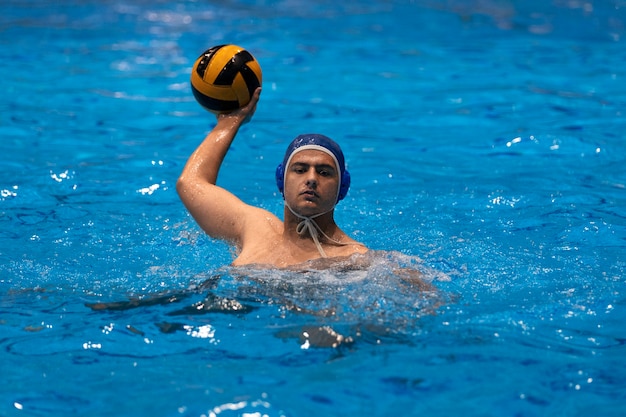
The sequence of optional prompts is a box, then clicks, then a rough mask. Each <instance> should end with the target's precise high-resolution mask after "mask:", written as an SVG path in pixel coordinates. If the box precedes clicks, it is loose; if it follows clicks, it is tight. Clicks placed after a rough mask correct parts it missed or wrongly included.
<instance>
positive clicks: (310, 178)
mask: <svg viewBox="0 0 626 417" xmlns="http://www.w3.org/2000/svg"><path fill="white" fill-rule="evenodd" d="M306 185H307V187H311V188H313V189H315V188H317V175H316V172H315V170H314V169H310V170H309V172H308V173H307V178H306Z"/></svg>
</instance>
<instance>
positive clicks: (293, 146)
mask: <svg viewBox="0 0 626 417" xmlns="http://www.w3.org/2000/svg"><path fill="white" fill-rule="evenodd" d="M300 148H303V149H300ZM305 149H317V150H320V151H322V152H326V153H327V154H329V155H331V156H332V157H333V158H334V159H335V161H336V162H337V168H338V169H339V172H340V174H341V176H340V185H339V192H338V193H337V202H339V201H340V200H343V198H344V197H345V196H346V194H348V189H349V188H350V173H349V172H348V171H347V170H346V162H345V159H344V156H343V152H342V151H341V148H340V147H339V145H338V144H337V143H336V142H335V141H333V140H332V139H331V138H329V137H327V136H324V135H320V134H316V133H312V134H305V135H300V136H298V137H297V138H295V139H294V140H293V141H292V142H291V143H290V144H289V146H288V147H287V151H286V152H285V157H284V158H283V162H282V163H280V164H278V166H277V167H276V185H277V186H278V190H279V191H280V193H281V194H282V195H283V198H284V197H285V169H286V168H287V166H288V165H289V160H290V159H291V157H292V156H293V154H295V153H297V152H299V151H302V150H305Z"/></svg>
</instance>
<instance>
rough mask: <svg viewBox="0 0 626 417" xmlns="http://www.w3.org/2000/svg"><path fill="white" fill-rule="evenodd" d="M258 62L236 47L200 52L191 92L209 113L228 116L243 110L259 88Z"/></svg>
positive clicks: (192, 72)
mask: <svg viewBox="0 0 626 417" xmlns="http://www.w3.org/2000/svg"><path fill="white" fill-rule="evenodd" d="M261 82H262V73H261V66H260V65H259V62H258V61H257V60H256V59H254V57H253V56H252V54H251V53H250V52H248V51H246V50H245V49H243V48H241V47H239V46H236V45H218V46H214V47H212V48H209V49H207V50H206V51H204V53H203V54H202V55H200V56H199V57H198V59H196V62H195V63H194V64H193V69H192V70H191V91H192V92H193V95H194V97H195V98H196V100H197V101H198V103H200V105H201V106H202V107H204V108H205V109H207V110H208V111H210V112H212V113H216V114H219V113H228V112H231V111H233V110H237V109H239V108H241V107H244V106H245V105H246V104H248V103H249V102H250V98H251V97H252V94H254V91H255V90H256V89H257V87H260V86H261Z"/></svg>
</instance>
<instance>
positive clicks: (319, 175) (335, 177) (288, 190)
mask: <svg viewBox="0 0 626 417" xmlns="http://www.w3.org/2000/svg"><path fill="white" fill-rule="evenodd" d="M339 174H340V173H339V171H338V170H337V167H336V166H335V161H334V160H333V158H332V157H331V156H330V155H328V154H327V153H325V152H322V151H317V150H312V149H307V150H304V151H300V152H297V153H296V154H294V155H293V157H292V158H291V161H290V162H289V166H288V167H287V170H286V171H285V201H286V202H287V204H289V206H290V207H291V208H292V209H293V210H294V211H295V212H296V213H298V214H301V215H303V216H313V215H315V214H320V213H323V212H326V211H329V210H331V209H332V208H333V207H334V206H335V203H336V202H337V193H338V190H339Z"/></svg>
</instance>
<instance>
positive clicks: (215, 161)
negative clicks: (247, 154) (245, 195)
mask: <svg viewBox="0 0 626 417" xmlns="http://www.w3.org/2000/svg"><path fill="white" fill-rule="evenodd" d="M260 94H261V89H260V88H258V89H257V90H256V92H255V93H254V95H253V96H252V98H251V100H250V103H249V104H248V105H247V106H246V107H243V108H241V109H239V110H236V111H234V112H232V113H227V114H220V115H218V116H217V124H216V125H215V127H214V128H213V130H211V132H210V133H209V134H208V135H207V136H206V138H205V139H204V141H203V142H202V143H201V144H200V146H198V148H197V149H196V150H195V151H194V152H193V153H192V154H191V156H190V157H189V159H188V160H187V164H186V165H185V168H184V169H183V172H182V173H181V175H180V177H179V178H178V181H177V183H176V190H177V191H178V195H179V196H180V199H181V200H182V202H183V204H185V207H187V210H189V213H191V215H192V216H193V218H194V219H195V220H196V222H197V223H198V224H199V225H200V227H202V229H203V230H204V231H205V232H206V233H207V234H208V235H210V236H212V237H214V238H218V239H226V240H230V241H234V242H237V241H239V240H240V239H241V234H242V230H243V229H242V228H243V227H244V226H243V222H242V221H241V220H242V219H243V218H244V217H245V213H246V211H247V210H249V209H250V206H248V205H246V204H245V203H244V202H243V201H241V200H240V199H239V198H237V197H236V196H235V195H233V194H232V193H230V192H229V191H227V190H225V189H223V188H221V187H218V186H217V185H215V184H216V181H217V175H218V172H219V170H220V166H221V165H222V161H223V160H224V157H225V156H226V153H227V152H228V149H229V147H230V144H231V143H232V141H233V139H235V136H236V135H237V132H238V131H239V128H240V127H241V126H242V125H243V124H245V123H247V122H248V121H249V120H250V119H251V118H252V116H253V115H254V111H255V110H256V105H257V102H258V101H259V96H260Z"/></svg>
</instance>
